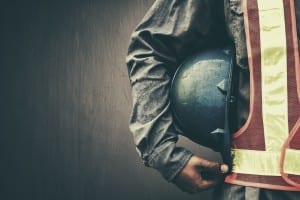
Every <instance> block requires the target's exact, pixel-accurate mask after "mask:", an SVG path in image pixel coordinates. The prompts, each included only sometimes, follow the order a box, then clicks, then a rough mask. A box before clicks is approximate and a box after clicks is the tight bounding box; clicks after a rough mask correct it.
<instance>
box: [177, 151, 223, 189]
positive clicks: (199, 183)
mask: <svg viewBox="0 0 300 200" xmlns="http://www.w3.org/2000/svg"><path fill="white" fill-rule="evenodd" d="M227 171H228V166H227V165H225V164H220V163H216V162H211V161H208V160H205V159H202V158H200V157H198V156H192V157H191V159H190V160H189V161H188V163H187V164H186V166H185V167H184V168H183V169H182V170H181V172H180V173H179V174H178V175H177V176H176V177H175V179H174V181H173V183H174V184H175V185H177V186H178V187H179V188H180V189H181V190H182V191H185V192H188V193H196V192H200V191H204V190H207V189H209V188H211V187H213V186H215V185H216V184H217V183H218V182H219V181H220V180H221V179H222V177H223V176H222V174H223V173H226V172H227Z"/></svg>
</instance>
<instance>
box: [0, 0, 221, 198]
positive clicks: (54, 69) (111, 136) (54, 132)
mask: <svg viewBox="0 0 300 200" xmlns="http://www.w3.org/2000/svg"><path fill="white" fill-rule="evenodd" d="M1 4H2V5H1V7H0V29H1V31H0V199H3V200H20V199H22V200H96V199H102V200H119V199H128V200H166V199H172V200H183V199H184V200H190V199H201V198H202V197H204V199H209V196H210V191H208V192H204V193H202V194H198V195H188V194H186V193H183V192H181V191H180V190H178V189H177V188H176V187H175V186H173V185H172V184H169V183H167V182H166V181H165V180H163V179H162V177H161V176H160V175H159V174H158V173H157V172H156V171H154V170H152V169H149V168H146V167H144V166H143V164H142V163H141V161H140V159H139V158H138V155H137V153H136V151H135V147H134V144H133V139H132V135H131V133H130V132H129V130H128V120H129V115H130V109H131V94H130V87H129V83H128V77H127V70H126V66H125V55H126V51H127V46H128V42H129V37H130V34H131V32H132V30H133V28H134V27H135V26H136V25H137V23H138V22H139V21H140V20H141V18H142V17H143V15H144V14H145V12H146V11H147V9H148V8H149V6H151V4H152V1H150V0H126V1H125V0H98V1H96V0H85V1H68V0H60V1H46V0H45V1H33V0H28V1H21V0H19V1H18V0H17V1H6V2H5V1H3V2H2V3H1ZM180 145H184V146H186V147H187V148H189V149H190V150H192V151H194V152H195V153H197V154H201V155H203V156H205V157H207V158H208V157H210V158H212V159H217V158H218V155H216V154H213V153H212V152H211V151H209V150H207V149H203V148H200V147H199V146H197V145H194V144H192V143H190V142H188V141H187V140H185V139H184V138H181V140H180Z"/></svg>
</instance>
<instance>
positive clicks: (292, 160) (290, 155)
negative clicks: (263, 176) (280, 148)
mask: <svg viewBox="0 0 300 200" xmlns="http://www.w3.org/2000/svg"><path fill="white" fill-rule="evenodd" d="M284 172H285V173H287V174H295V175H300V150H295V149H287V150H286V154H285V162H284Z"/></svg>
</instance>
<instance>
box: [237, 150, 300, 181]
mask: <svg viewBox="0 0 300 200" xmlns="http://www.w3.org/2000/svg"><path fill="white" fill-rule="evenodd" d="M232 151H233V153H234V157H233V159H234V166H233V169H232V171H233V172H235V173H240V174H256V175H264V176H280V156H281V152H278V151H254V150H246V149H233V150H232ZM299 166H300V150H295V149H286V154H285V160H284V168H283V169H284V172H285V173H287V174H294V175H300V167H299Z"/></svg>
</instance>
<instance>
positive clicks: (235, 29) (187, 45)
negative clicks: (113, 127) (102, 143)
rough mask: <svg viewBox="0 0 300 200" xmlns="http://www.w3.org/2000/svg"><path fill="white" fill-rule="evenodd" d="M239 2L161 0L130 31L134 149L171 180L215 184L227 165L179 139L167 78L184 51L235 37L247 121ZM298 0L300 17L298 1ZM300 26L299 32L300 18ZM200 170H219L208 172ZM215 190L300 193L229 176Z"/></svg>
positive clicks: (249, 195) (201, 186)
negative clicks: (249, 183) (241, 181)
mask: <svg viewBox="0 0 300 200" xmlns="http://www.w3.org/2000/svg"><path fill="white" fill-rule="evenodd" d="M248 1H249V0H248ZM250 1H251V0H250ZM242 3H243V2H242V0H224V2H223V1H220V0H184V1H181V0H157V1H155V3H154V4H153V6H152V7H151V9H150V10H149V11H148V12H147V14H146V16H145V17H144V18H143V20H142V22H141V23H140V24H139V25H138V26H137V28H136V30H135V31H134V33H133V35H132V40H131V43H130V46H129V50H128V56H127V65H128V72H129V77H130V83H131V85H132V92H133V110H132V115H131V120H130V130H131V131H132V132H133V135H134V140H135V144H136V145H137V151H138V152H139V154H140V156H141V158H142V160H143V162H144V164H145V165H146V166H149V167H152V168H155V169H157V170H158V171H159V172H160V173H161V174H162V175H163V177H164V178H165V179H166V180H167V181H170V182H173V183H174V184H176V185H177V186H178V187H179V188H181V189H182V190H183V191H186V192H190V193H195V192H199V191H202V190H205V189H208V188H211V187H213V186H216V185H217V183H218V182H219V181H220V180H222V174H224V173H227V171H228V166H227V165H225V164H220V163H215V162H211V161H208V160H205V159H203V158H201V157H198V156H196V155H193V154H192V152H190V151H188V150H186V149H184V148H180V147H176V141H177V139H178V134H180V133H181V130H179V128H178V127H177V126H176V124H175V123H174V119H173V116H172V113H171V111H170V101H169V89H170V83H171V80H172V77H173V75H174V72H175V71H176V69H177V68H178V66H179V65H180V63H181V62H182V61H183V60H184V59H185V58H186V57H188V56H190V55H192V54H193V53H195V52H198V51H201V50H205V49H207V48H213V47H222V46H226V45H228V44H231V43H233V44H234V46H235V50H236V64H237V67H238V69H239V70H238V72H237V74H236V76H238V77H239V83H238V85H237V86H236V87H237V89H238V94H237V111H238V112H237V119H238V120H237V126H238V127H242V126H243V125H244V124H245V123H246V121H247V119H248V115H249V101H250V80H249V79H250V77H249V66H248V55H247V48H246V34H245V28H244V13H243V8H242ZM295 3H296V11H297V13H296V14H297V18H298V19H299V20H298V21H300V14H299V12H300V3H299V1H295ZM297 27H298V33H300V31H299V27H300V26H297ZM202 172H210V173H213V174H215V176H214V178H209V179H207V178H206V177H202ZM229 182H230V181H229ZM215 198H216V199H217V198H218V199H251V200H252V199H298V198H300V193H299V192H286V191H284V190H272V189H264V188H263V187H262V188H260V187H247V186H245V185H234V184H228V183H224V184H221V185H219V186H218V187H217V189H216V193H215Z"/></svg>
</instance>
